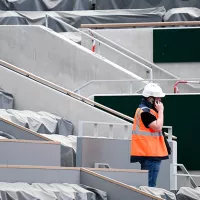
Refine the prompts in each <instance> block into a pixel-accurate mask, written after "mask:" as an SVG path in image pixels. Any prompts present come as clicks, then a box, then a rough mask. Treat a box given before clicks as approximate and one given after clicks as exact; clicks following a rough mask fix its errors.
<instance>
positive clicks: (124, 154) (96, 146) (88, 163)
mask: <svg viewBox="0 0 200 200" xmlns="http://www.w3.org/2000/svg"><path fill="white" fill-rule="evenodd" d="M170 145H171V148H172V152H173V153H172V155H170V156H169V159H168V160H165V161H163V162H162V165H161V170H160V173H159V176H158V181H157V187H161V188H165V189H167V190H170V164H171V163H172V162H173V163H177V143H176V142H175V141H173V142H170ZM119 147H120V148H119ZM76 159H77V160H76V164H77V166H78V167H79V166H81V167H94V163H108V164H109V165H110V167H111V168H119V169H140V164H139V163H130V140H117V139H104V138H86V137H78V139H77V151H76Z"/></svg>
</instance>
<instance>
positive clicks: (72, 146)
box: [40, 134, 77, 167]
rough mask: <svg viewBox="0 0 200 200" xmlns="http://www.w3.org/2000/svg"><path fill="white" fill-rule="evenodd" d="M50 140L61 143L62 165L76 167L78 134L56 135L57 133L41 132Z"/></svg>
mask: <svg viewBox="0 0 200 200" xmlns="http://www.w3.org/2000/svg"><path fill="white" fill-rule="evenodd" d="M40 135H42V136H44V137H47V138H49V139H50V140H53V141H56V142H60V143H61V166H62V167H75V166H76V143H77V136H74V135H68V136H67V137H66V136H63V135H56V134H51V135H47V134H40Z"/></svg>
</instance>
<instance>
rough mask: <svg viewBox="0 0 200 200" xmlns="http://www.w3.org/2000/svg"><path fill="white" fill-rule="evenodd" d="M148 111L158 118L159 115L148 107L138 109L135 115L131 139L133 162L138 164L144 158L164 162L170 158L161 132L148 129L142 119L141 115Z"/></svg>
mask: <svg viewBox="0 0 200 200" xmlns="http://www.w3.org/2000/svg"><path fill="white" fill-rule="evenodd" d="M146 109H147V110H148V112H150V113H151V114H152V115H154V116H155V117H156V119H157V118H158V113H157V112H155V111H154V110H153V109H150V108H148V107H142V108H138V109H137V110H136V113H135V117H134V123H133V131H132V138H131V162H138V161H140V160H142V159H144V158H146V159H152V160H164V159H167V158H168V152H167V148H166V145H165V141H164V137H163V135H162V133H161V132H156V131H154V130H153V129H151V128H146V127H145V125H144V124H143V122H142V119H141V113H142V112H144V110H146Z"/></svg>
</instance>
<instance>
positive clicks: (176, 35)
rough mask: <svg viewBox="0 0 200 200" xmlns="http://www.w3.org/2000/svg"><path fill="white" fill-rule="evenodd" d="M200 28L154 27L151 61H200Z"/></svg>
mask: <svg viewBox="0 0 200 200" xmlns="http://www.w3.org/2000/svg"><path fill="white" fill-rule="evenodd" d="M199 36H200V29H199V28H190V29H185V28H181V29H154V30H153V61H154V62H155V63H169V62H199V61H200V37H199Z"/></svg>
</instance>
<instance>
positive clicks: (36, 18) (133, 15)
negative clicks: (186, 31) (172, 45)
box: [0, 7, 166, 32]
mask: <svg viewBox="0 0 200 200" xmlns="http://www.w3.org/2000/svg"><path fill="white" fill-rule="evenodd" d="M165 12H166V10H165V9H164V7H158V8H150V9H139V10H137V9H135V10H131V9H127V10H87V11H65V12H64V11H60V12H43V11H38V12H29V11H20V12H19V11H18V12H15V11H12V12H9V11H2V12H1V13H2V14H1V15H0V19H1V25H7V24H6V23H7V22H10V23H11V22H12V23H14V22H15V23H16V24H17V25H20V24H21V25H24V24H27V23H28V24H29V25H45V24H46V21H45V17H46V14H48V15H49V16H52V17H56V18H58V19H61V20H63V21H64V22H67V23H68V24H70V25H72V26H74V27H76V28H79V27H80V25H81V24H90V23H92V24H95V23H133V22H161V21H162V19H163V16H164V14H165ZM14 13H16V15H14ZM3 16H6V20H4V19H3ZM14 16H16V18H17V19H16V20H14V19H13V18H14ZM48 26H49V28H51V29H53V30H55V31H57V32H65V31H71V30H69V29H68V28H67V27H66V26H65V25H63V24H62V23H60V22H57V21H55V20H54V19H52V18H51V17H48Z"/></svg>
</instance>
